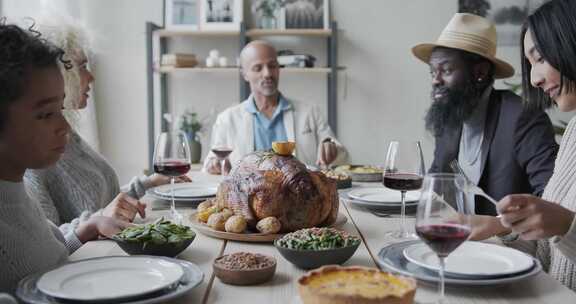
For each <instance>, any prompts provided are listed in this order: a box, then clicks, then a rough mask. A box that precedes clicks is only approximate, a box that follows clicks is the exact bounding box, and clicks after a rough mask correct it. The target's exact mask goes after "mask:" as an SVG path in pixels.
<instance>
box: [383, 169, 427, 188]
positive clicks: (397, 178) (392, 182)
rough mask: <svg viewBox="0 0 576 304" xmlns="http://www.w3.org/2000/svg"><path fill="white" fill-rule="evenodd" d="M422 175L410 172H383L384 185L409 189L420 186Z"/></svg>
mask: <svg viewBox="0 0 576 304" xmlns="http://www.w3.org/2000/svg"><path fill="white" fill-rule="evenodd" d="M422 180H423V178H422V176H420V175H417V174H410V173H386V174H384V178H383V184H384V187H386V188H390V189H394V190H399V191H411V190H418V189H420V188H422Z"/></svg>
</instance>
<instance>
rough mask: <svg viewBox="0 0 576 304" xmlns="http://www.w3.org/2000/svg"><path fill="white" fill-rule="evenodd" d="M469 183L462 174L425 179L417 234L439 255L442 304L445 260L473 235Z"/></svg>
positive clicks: (437, 175)
mask: <svg viewBox="0 0 576 304" xmlns="http://www.w3.org/2000/svg"><path fill="white" fill-rule="evenodd" d="M465 183H466V181H465V180H464V178H463V177H462V176H461V175H459V174H451V173H436V174H429V175H426V177H425V178H424V185H423V187H422V191H421V192H422V194H421V196H420V201H419V202H418V211H417V212H416V233H417V234H418V236H419V237H420V239H422V240H423V241H424V243H426V245H428V247H430V249H432V251H434V252H435V253H436V254H437V255H438V260H439V261H440V270H439V272H438V273H439V276H440V286H439V291H438V293H439V300H438V303H442V301H443V300H444V269H445V259H446V257H447V256H448V255H449V254H450V253H452V251H454V250H455V249H456V248H458V246H460V244H462V243H463V242H464V241H466V240H467V239H468V237H469V236H470V232H471V226H470V217H471V215H472V214H473V210H472V209H471V208H470V204H468V203H467V202H466V195H465V193H464V192H463V189H464V186H465Z"/></svg>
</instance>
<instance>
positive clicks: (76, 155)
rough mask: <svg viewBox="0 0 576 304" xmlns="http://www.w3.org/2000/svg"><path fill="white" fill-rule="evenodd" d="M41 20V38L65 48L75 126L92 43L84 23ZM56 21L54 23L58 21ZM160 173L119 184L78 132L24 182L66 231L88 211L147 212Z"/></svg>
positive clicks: (124, 216)
mask: <svg viewBox="0 0 576 304" xmlns="http://www.w3.org/2000/svg"><path fill="white" fill-rule="evenodd" d="M49 20H51V22H50V23H49V22H40V23H39V27H38V28H39V31H40V32H41V34H42V37H44V38H45V39H47V40H48V41H50V42H51V43H53V44H54V45H56V46H57V47H59V48H61V49H63V50H64V52H65V55H64V57H63V58H62V59H63V61H64V62H68V63H69V64H71V65H72V68H71V69H66V67H65V66H64V64H60V70H61V72H62V75H63V77H64V84H65V92H66V98H65V100H64V108H65V109H66V110H68V111H66V112H67V113H66V118H67V119H68V120H69V122H70V123H71V125H72V126H73V127H74V126H77V121H78V118H79V115H78V114H79V113H78V110H82V109H84V108H86V106H87V105H88V100H89V92H90V89H91V88H90V86H91V84H92V83H93V82H94V75H93V74H92V73H91V71H90V70H89V68H88V65H89V55H90V43H89V39H88V36H87V35H86V31H85V30H84V29H83V27H82V26H81V25H80V24H78V23H77V22H74V21H72V20H65V19H64V18H60V19H58V18H53V17H52V18H50V19H49ZM54 20H56V22H54ZM168 181H169V178H168V177H166V176H162V175H157V174H154V175H151V176H148V177H145V176H143V177H134V178H133V179H132V181H131V182H130V183H129V184H128V185H126V186H124V187H122V189H120V186H119V183H118V177H117V175H116V172H115V171H114V169H113V168H112V167H111V166H110V164H109V163H108V162H107V161H106V159H105V158H104V157H103V156H102V155H101V154H99V153H98V152H96V151H95V150H94V149H92V148H91V147H90V146H89V145H88V144H87V143H86V141H85V140H84V139H83V138H82V137H81V136H80V135H79V134H78V133H77V132H76V131H75V130H72V131H71V133H70V138H69V144H68V146H67V147H66V151H65V152H64V154H63V155H62V158H61V159H60V160H59V161H58V162H57V163H56V164H55V165H54V166H53V167H50V168H48V169H42V170H28V171H27V172H26V175H25V184H26V187H27V191H28V192H29V195H30V196H31V197H32V198H33V199H36V200H37V201H39V202H40V204H41V206H42V207H43V209H44V212H45V213H46V216H47V217H48V218H49V219H50V220H51V221H52V222H54V223H55V224H57V225H61V226H60V230H62V232H63V233H64V234H66V233H67V232H69V231H73V230H74V229H75V227H76V226H77V225H78V224H79V223H80V222H82V221H84V220H86V219H88V218H89V217H90V216H92V215H94V214H97V215H104V216H108V217H113V218H117V219H120V220H124V221H132V220H133V219H134V217H135V216H136V214H140V216H141V217H145V207H146V206H145V204H143V203H141V202H140V201H139V198H140V197H142V196H143V195H144V194H145V191H146V190H147V189H148V188H150V187H155V186H159V185H162V184H166V183H167V182H168Z"/></svg>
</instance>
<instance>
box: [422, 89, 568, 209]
mask: <svg viewBox="0 0 576 304" xmlns="http://www.w3.org/2000/svg"><path fill="white" fill-rule="evenodd" d="M487 111H488V113H487V115H486V126H485V129H484V141H483V143H482V151H483V152H484V153H483V155H482V157H483V159H482V164H483V168H482V169H481V170H482V175H481V176H480V181H479V183H478V186H480V187H481V188H482V189H484V191H486V193H488V194H489V195H490V196H492V197H493V198H494V199H496V200H500V199H502V198H503V197H504V196H506V195H508V194H513V193H532V194H534V195H538V196H540V195H542V192H543V191H544V187H545V186H546V184H547V183H548V180H549V179H550V177H551V176H552V172H553V170H554V161H555V159H556V153H558V144H557V143H556V141H555V139H554V129H553V127H552V123H551V122H550V119H549V118H548V115H546V113H544V112H543V111H528V110H525V109H524V108H523V105H522V100H521V98H520V97H519V96H518V95H516V94H514V93H512V92H510V91H502V90H493V91H492V94H491V95H490V101H489V104H488V108H487ZM461 134H462V127H461V126H460V127H459V128H456V129H451V130H445V132H444V133H443V134H442V135H441V136H439V137H437V138H436V145H435V149H434V161H433V162H432V166H431V167H430V170H429V171H430V172H452V169H450V166H449V164H450V162H451V161H452V160H453V159H456V160H457V159H458V150H459V148H460V136H461ZM486 152H487V153H486ZM475 201H476V213H477V214H488V215H495V214H496V208H495V206H493V205H492V204H491V203H490V202H488V201H487V200H485V199H484V198H482V197H479V196H476V198H475Z"/></svg>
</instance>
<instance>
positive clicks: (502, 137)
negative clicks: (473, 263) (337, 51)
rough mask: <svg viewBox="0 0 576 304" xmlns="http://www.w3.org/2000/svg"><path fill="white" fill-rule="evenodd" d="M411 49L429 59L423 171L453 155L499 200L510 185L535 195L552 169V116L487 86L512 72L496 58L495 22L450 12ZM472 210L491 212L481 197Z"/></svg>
mask: <svg viewBox="0 0 576 304" xmlns="http://www.w3.org/2000/svg"><path fill="white" fill-rule="evenodd" d="M412 53H413V54H414V55H415V56H416V57H417V58H418V59H420V60H422V61H424V62H425V63H427V64H428V65H429V66H430V75H431V77H432V94H431V98H432V105H431V106H430V108H429V110H428V112H427V114H426V118H425V120H426V128H427V129H428V130H429V131H430V132H431V133H432V134H433V135H434V136H435V140H436V146H435V150H434V161H433V163H432V166H431V168H430V171H431V172H452V170H451V169H450V162H451V161H453V160H457V161H458V163H459V164H460V166H461V167H462V169H463V171H464V173H465V174H466V175H467V176H468V177H469V178H470V179H471V180H472V181H473V182H474V183H476V184H477V185H478V186H480V187H481V188H482V189H484V191H486V193H488V194H489V195H491V196H492V197H493V198H495V199H496V200H500V199H501V198H503V197H504V196H506V195H507V194H511V193H533V194H535V195H541V194H542V191H544V187H545V186H546V183H547V182H548V179H549V178H550V177H551V176H552V170H553V168H554V160H555V158H556V153H557V151H558V145H557V144H556V142H555V140H554V131H553V128H552V123H551V122H550V119H549V118H548V116H547V115H546V114H545V113H544V112H542V111H534V110H530V111H529V110H527V109H524V108H523V105H522V100H521V98H520V97H519V96H517V95H516V94H514V93H512V92H511V91H506V90H496V89H494V88H493V84H494V80H495V79H503V78H508V77H511V76H513V75H514V68H513V67H512V66H511V65H510V64H508V63H506V62H505V61H503V60H500V59H498V58H496V56H495V55H496V29H495V28H494V25H493V24H492V23H491V22H490V21H488V20H487V19H485V18H482V17H480V16H476V15H472V14H465V13H458V14H456V15H454V17H453V18H452V20H450V22H449V23H448V25H447V26H446V28H444V30H443V31H442V33H441V34H440V37H438V40H437V41H436V42H435V43H426V44H419V45H417V46H415V47H414V48H412ZM471 199H472V200H473V201H475V209H476V213H477V214H484V215H495V214H496V209H495V207H494V205H492V204H491V203H489V202H488V201H487V200H485V199H483V198H481V197H471Z"/></svg>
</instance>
